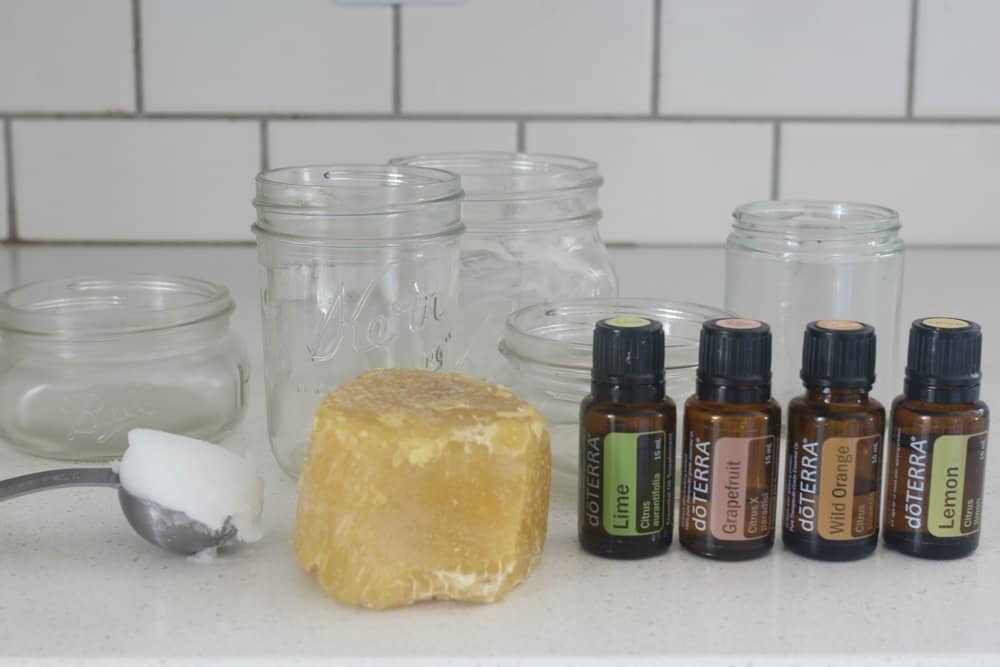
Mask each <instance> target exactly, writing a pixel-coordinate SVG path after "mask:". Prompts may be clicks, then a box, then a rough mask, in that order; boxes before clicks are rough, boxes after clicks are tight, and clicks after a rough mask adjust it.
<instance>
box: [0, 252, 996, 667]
mask: <svg viewBox="0 0 1000 667" xmlns="http://www.w3.org/2000/svg"><path fill="white" fill-rule="evenodd" d="M908 252H909V255H908V258H907V268H906V273H907V275H906V287H905V294H904V306H903V309H904V310H903V321H904V322H908V321H909V320H910V319H912V318H913V317H916V316H918V315H924V314H930V313H932V312H933V313H934V314H945V313H949V314H958V315H963V316H967V317H971V318H973V319H976V320H978V321H979V322H980V323H981V324H982V325H983V328H984V330H985V331H986V341H985V351H986V352H985V354H986V361H985V367H984V375H985V377H986V380H985V384H984V398H985V400H986V401H987V402H988V403H991V404H992V405H993V406H994V407H1000V338H997V336H996V334H995V333H994V332H998V331H1000V310H998V308H997V305H996V303H997V302H996V282H997V279H998V278H1000V269H998V268H997V267H998V265H1000V250H995V249H975V250H950V249H937V250H932V249H916V250H910V251H908ZM612 255H613V259H614V261H615V265H616V267H617V269H618V271H619V274H620V278H621V283H622V293H623V294H625V295H629V296H660V297H664V298H674V299H683V300H691V301H700V302H702V303H709V304H717V303H719V302H721V297H722V266H723V254H722V251H721V250H720V249H678V248H675V249H663V248H641V249H639V248H635V249H629V248H619V249H613V251H612ZM100 270H107V271H139V270H141V271H147V272H148V271H163V272H168V273H185V274H189V275H197V276H201V277H204V278H207V279H209V280H213V281H217V282H220V283H223V284H226V285H228V286H230V288H231V289H232V291H233V293H234V296H235V298H236V301H237V313H236V315H235V319H234V326H235V327H236V328H237V329H239V330H240V331H241V332H242V334H243V335H244V337H245V338H246V340H247V343H248V347H249V349H250V354H251V360H252V362H253V363H254V366H255V370H256V369H257V368H259V360H260V356H261V354H260V326H259V323H258V313H257V303H256V299H257V283H256V279H257V273H256V271H257V269H256V259H255V254H254V249H253V248H251V247H213V246H194V247H157V248H149V247H128V246H117V247H101V246H86V247H60V246H56V247H51V246H22V247H16V248H15V247H0V288H4V289H5V288H7V287H8V286H10V285H12V284H16V283H21V282H26V281H29V280H37V279H42V278H51V277H58V276H70V275H75V274H81V273H88V272H89V273H93V272H95V271H100ZM877 395H878V396H879V397H880V398H881V399H883V401H884V402H888V400H890V399H891V396H892V391H888V390H886V391H883V392H877ZM265 433H266V431H265V427H264V405H263V387H262V383H261V381H260V377H259V374H258V375H257V376H256V377H254V378H253V380H252V391H251V395H250V409H249V412H248V414H247V418H246V420H245V422H244V423H243V425H242V426H241V427H240V428H239V430H238V431H237V432H236V433H235V434H234V435H233V436H232V437H231V438H230V439H229V441H227V444H228V445H231V446H232V447H233V448H236V449H245V450H246V451H248V452H249V453H250V454H251V455H252V456H254V457H255V458H256V460H257V461H258V463H259V466H260V469H261V472H262V475H263V477H264V478H265V482H266V484H267V498H266V503H267V505H266V510H265V527H266V530H267V536H266V538H265V539H264V541H263V542H261V543H259V544H257V545H255V546H253V548H250V549H244V550H241V551H237V552H234V553H232V554H229V555H228V556H226V557H224V558H221V559H218V560H216V561H215V562H213V563H209V564H202V563H196V562H192V561H189V560H187V559H184V558H178V557H174V556H171V555H168V554H165V553H162V552H160V551H157V550H156V549H155V548H154V547H152V546H150V545H148V544H146V543H145V542H143V541H142V540H141V539H139V538H138V537H137V536H135V535H134V534H132V533H131V532H130V529H129V528H128V526H127V524H126V523H125V520H124V518H123V517H122V515H121V513H120V510H119V508H118V503H117V498H116V496H115V494H114V493H112V492H110V491H108V490H106V489H75V490H63V491H55V492H51V493H45V494H37V495H34V496H27V497H24V498H20V499H17V500H14V501H10V502H6V503H3V504H0V665H10V664H17V665H21V664H25V665H42V664H46V665H48V664H57V663H58V664H81V663H98V662H99V663H101V664H128V665H139V664H158V665H159V664H185V665H187V664H199V665H220V664H228V663H233V664H235V663H240V664H255V665H264V664H268V665H291V664H304V663H312V662H316V663H319V662H324V663H326V662H330V661H340V662H344V663H357V662H365V663H367V664H378V663H390V662H391V663H395V664H406V665H411V664H427V665H431V664H441V663H443V662H445V661H454V662H461V663H467V664H504V665H506V664H514V663H517V664H521V663H525V664H527V663H531V664H537V663H542V662H544V663H546V664H567V665H568V664H581V663H586V662H591V661H593V660H597V659H602V658H603V659H612V660H610V662H613V663H614V664H633V663H634V664H654V663H655V664H670V665H700V664H705V665H713V666H721V665H744V666H745V665H762V664H781V665H793V664H810V665H827V664H830V665H834V664H837V665H840V664H851V665H861V664H865V665H868V664H872V665H875V664H879V665H883V664H884V665H941V666H944V665H949V666H950V665H959V664H963V665H965V664H970V665H972V664H974V665H993V664H1000V506H997V503H996V501H995V489H997V488H1000V487H998V483H1000V463H998V462H996V461H992V462H991V463H990V465H989V466H988V467H987V476H988V480H987V491H986V496H987V497H986V500H985V509H984V524H983V543H982V546H981V547H980V549H979V551H978V552H977V553H976V554H975V555H974V556H973V557H971V558H968V559H965V560H960V561H952V562H933V561H922V560H917V559H913V558H908V557H905V556H901V555H898V554H895V553H892V552H889V551H887V550H885V549H884V548H881V547H880V548H879V550H878V551H877V552H876V554H875V555H874V556H872V557H871V558H868V559H866V560H863V561H860V562H855V563H846V564H829V563H819V562H813V561H809V560H806V559H803V558H800V557H797V556H795V555H794V554H791V553H787V552H785V551H783V549H781V548H780V547H776V548H775V550H774V552H773V554H772V555H770V556H768V557H766V558H763V559H760V560H756V561H752V562H747V563H715V562H709V561H706V560H703V559H700V558H698V557H696V556H692V555H690V554H688V553H686V552H684V551H683V550H682V549H680V548H678V547H677V546H676V544H675V546H674V547H672V548H671V549H670V551H669V552H668V553H667V554H666V555H665V556H663V557H660V558H655V559H652V560H645V561H639V562H621V561H617V562H616V561H606V560H601V559H598V558H593V557H589V556H586V555H584V554H583V553H582V552H581V551H580V550H579V549H578V548H577V543H576V527H575V526H576V524H575V521H576V519H575V486H574V483H573V481H572V479H571V478H570V477H569V476H568V475H565V474H561V473H560V474H557V475H556V476H555V479H554V483H553V496H552V510H551V519H550V528H549V538H548V544H547V546H546V551H545V556H544V558H543V561H542V563H541V565H540V566H539V568H538V569H537V570H536V572H535V573H534V574H533V575H532V576H531V577H530V578H529V579H528V580H527V581H526V582H525V583H524V584H523V585H522V586H521V587H520V588H519V589H518V590H516V591H514V592H513V593H512V594H511V595H510V597H509V598H508V599H507V600H506V601H504V602H503V603H501V604H496V605H492V606H466V605H461V604H452V603H430V604H422V605H418V606H416V607H412V608H407V609H401V610H396V611H390V612H368V611H360V610H355V609H349V608H345V607H341V606H338V605H337V604H335V603H334V602H332V601H330V600H329V599H327V598H326V597H325V596H324V595H323V594H322V593H321V592H320V591H319V589H318V587H316V586H315V585H313V582H312V581H311V580H310V578H309V577H307V576H306V575H304V574H302V573H300V572H299V571H298V569H297V567H296V565H295V562H294V559H293V554H292V549H291V544H290V536H291V526H292V521H293V516H294V501H295V487H294V484H293V482H292V481H291V480H288V479H286V478H284V477H283V476H281V474H280V473H279V472H278V469H277V467H276V466H275V465H274V463H273V461H272V460H271V458H270V453H269V450H268V446H267V442H266V436H265ZM556 447H569V448H572V447H573V444H572V443H556ZM995 457H996V455H993V457H991V458H995ZM55 465H57V464H53V463H50V462H46V461H40V460H36V459H32V458H29V457H26V456H22V455H20V454H16V453H14V452H12V451H11V450H9V449H7V448H6V447H5V446H4V445H3V443H2V442H0V474H2V475H3V476H5V477H7V476H13V475H18V474H22V473H26V472H31V471H35V470H41V469H45V468H48V467H54V466H55ZM588 658H589V659H588Z"/></svg>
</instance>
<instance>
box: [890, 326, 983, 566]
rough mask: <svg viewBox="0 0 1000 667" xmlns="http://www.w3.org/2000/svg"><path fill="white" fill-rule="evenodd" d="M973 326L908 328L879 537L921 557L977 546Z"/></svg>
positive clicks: (979, 457) (977, 404)
mask: <svg viewBox="0 0 1000 667" xmlns="http://www.w3.org/2000/svg"><path fill="white" fill-rule="evenodd" d="M982 344H983V334H982V331H981V330H980V328H979V325H978V324H976V323H975V322H970V321H968V320H962V319H957V318H953V317H928V318H925V319H920V320H916V321H915V322H914V323H913V325H912V326H911V327H910V344H909V350H908V353H907V360H906V380H905V384H904V385H903V394H902V395H901V396H899V397H898V398H897V399H896V400H895V401H894V402H893V404H892V419H891V424H890V427H889V451H888V466H889V473H888V476H887V481H886V498H885V523H884V526H883V528H884V537H885V542H886V544H888V545H889V546H890V547H893V548H894V549H898V550H899V551H901V552H903V553H906V554H910V555H912V556H920V557H922V558H961V557H962V556H967V555H969V554H971V553H972V552H973V551H975V550H976V547H978V546H979V527H980V524H981V522H982V512H983V481H984V475H985V472H986V434H987V431H988V430H989V410H988V409H987V407H986V404H985V403H983V402H982V401H980V400H979V384H980V379H981V377H982V376H981V368H980V365H981V359H982Z"/></svg>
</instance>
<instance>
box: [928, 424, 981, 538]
mask: <svg viewBox="0 0 1000 667" xmlns="http://www.w3.org/2000/svg"><path fill="white" fill-rule="evenodd" d="M985 462H986V434H985V433H976V434H974V435H942V436H940V437H938V439H937V440H935V441H934V449H933V450H932V453H931V472H930V494H929V502H928V505H927V529H928V530H929V531H930V533H931V535H934V536H935V537H961V536H962V535H968V534H969V533H974V532H976V531H977V530H979V521H980V517H981V516H982V513H983V472H984V470H983V468H984V464H985Z"/></svg>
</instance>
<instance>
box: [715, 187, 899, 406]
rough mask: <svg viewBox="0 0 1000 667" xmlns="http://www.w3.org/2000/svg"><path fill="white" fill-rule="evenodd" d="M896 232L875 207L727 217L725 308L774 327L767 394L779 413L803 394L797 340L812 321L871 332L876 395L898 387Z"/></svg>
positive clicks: (799, 208)
mask: <svg viewBox="0 0 1000 667" xmlns="http://www.w3.org/2000/svg"><path fill="white" fill-rule="evenodd" d="M899 227H900V225H899V215H898V214H897V213H896V212H895V211H893V210H891V209H888V208H884V207H882V206H873V205H871V204H856V203H847V202H833V201H764V202H756V203H752V204H746V205H745V206H741V207H739V208H738V209H736V210H735V211H734V212H733V228H732V231H731V233H730V234H729V239H728V240H727V242H726V303H725V307H726V309H727V310H731V311H733V312H734V313H736V314H737V315H742V316H744V317H752V318H755V319H759V320H763V321H765V322H767V323H768V324H770V325H771V332H772V335H773V337H774V355H773V363H772V373H773V377H774V382H773V393H774V396H775V398H777V399H778V400H779V401H780V402H781V403H782V404H784V403H786V402H787V401H788V399H790V398H792V397H793V396H795V395H797V394H798V393H800V392H801V388H802V383H801V381H800V380H799V376H798V373H799V368H800V366H801V362H802V332H803V331H804V330H805V326H806V324H807V323H809V322H811V321H813V320H821V319H850V320H859V321H862V322H867V323H868V324H871V325H873V326H874V327H875V334H876V336H877V337H878V354H877V357H876V358H877V367H876V373H877V375H878V384H877V385H876V387H875V390H876V392H877V391H878V390H879V389H878V388H879V386H882V387H887V388H889V389H887V391H891V388H893V387H896V386H898V385H899V383H898V382H896V381H895V374H896V372H897V369H898V364H897V355H898V352H897V351H898V349H899V347H900V341H899V337H898V333H897V332H898V330H899V303H900V296H901V289H902V279H903V241H902V239H900V237H899Z"/></svg>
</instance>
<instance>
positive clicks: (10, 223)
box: [3, 118, 20, 242]
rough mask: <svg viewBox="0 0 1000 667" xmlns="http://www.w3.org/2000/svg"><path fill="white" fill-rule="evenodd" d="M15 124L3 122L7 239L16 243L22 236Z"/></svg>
mask: <svg viewBox="0 0 1000 667" xmlns="http://www.w3.org/2000/svg"><path fill="white" fill-rule="evenodd" d="M13 125H14V123H13V122H12V121H11V120H10V119H9V118H7V119H5V120H4V122H3V146H4V151H3V152H4V163H5V164H4V167H6V172H5V173H6V176H7V178H6V183H5V184H4V187H5V188H7V239H8V240H9V241H14V242H16V241H17V240H18V239H19V238H20V236H19V235H18V229H17V195H16V194H15V192H14V129H13Z"/></svg>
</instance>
